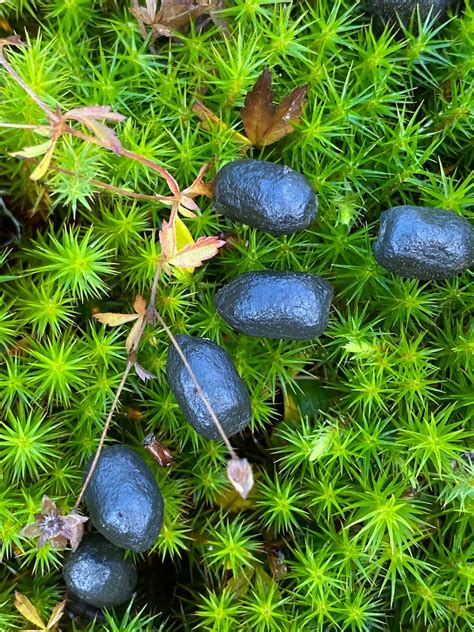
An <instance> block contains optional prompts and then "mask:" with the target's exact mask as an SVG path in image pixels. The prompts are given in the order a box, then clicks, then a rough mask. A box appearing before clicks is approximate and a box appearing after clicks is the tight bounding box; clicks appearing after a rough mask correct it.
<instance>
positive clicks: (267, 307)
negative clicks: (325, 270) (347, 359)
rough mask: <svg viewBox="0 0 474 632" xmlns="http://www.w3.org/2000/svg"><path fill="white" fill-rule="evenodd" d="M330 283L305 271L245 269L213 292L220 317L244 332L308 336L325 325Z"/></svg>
mask: <svg viewBox="0 0 474 632" xmlns="http://www.w3.org/2000/svg"><path fill="white" fill-rule="evenodd" d="M332 296H333V289H332V287H331V285H330V284H329V283H328V282H327V281H326V280H324V279H322V278H321V277H318V276H315V275H314V274H309V273H306V272H272V271H270V270H265V271H261V272H247V273H246V274H241V275H240V276H238V277H237V278H235V279H234V280H233V281H232V282H231V283H229V285H226V286H225V287H223V288H222V289H221V290H219V292H218V293H217V295H216V297H215V299H214V303H215V306H216V309H217V311H218V312H219V314H220V315H221V316H222V318H223V319H224V320H225V321H226V322H227V323H228V324H229V325H230V326H231V327H233V328H234V329H236V330H237V331H240V332H241V333H243V334H247V335H248V336H262V337H265V338H280V339H287V340H309V339H311V338H316V337H317V336H320V335H321V334H322V333H323V331H324V330H325V329H326V325H327V321H328V317H329V308H330V305H331V300H332Z"/></svg>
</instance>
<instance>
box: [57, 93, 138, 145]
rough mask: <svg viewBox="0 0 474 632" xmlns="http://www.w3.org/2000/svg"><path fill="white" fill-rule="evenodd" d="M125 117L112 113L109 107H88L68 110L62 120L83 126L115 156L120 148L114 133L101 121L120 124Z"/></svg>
mask: <svg viewBox="0 0 474 632" xmlns="http://www.w3.org/2000/svg"><path fill="white" fill-rule="evenodd" d="M126 118H127V117H126V116H124V115H123V114H119V113H118V112H113V111H112V109H111V107H110V106H109V105H90V106H87V107H84V108H74V109H73V110H69V112H67V113H66V115H65V116H64V120H68V119H72V120H74V121H79V122H80V123H82V124H83V125H85V126H86V127H87V128H88V129H89V130H90V131H91V132H92V133H93V134H94V136H95V137H96V138H97V140H99V141H100V143H101V144H102V146H103V147H107V148H108V149H110V150H111V151H113V152H115V153H116V154H118V153H119V151H120V150H121V148H122V145H121V143H120V140H119V138H118V136H117V134H116V132H115V131H114V130H113V129H111V128H110V127H107V125H104V123H102V122H101V121H113V122H118V123H120V122H121V121H125V119H126Z"/></svg>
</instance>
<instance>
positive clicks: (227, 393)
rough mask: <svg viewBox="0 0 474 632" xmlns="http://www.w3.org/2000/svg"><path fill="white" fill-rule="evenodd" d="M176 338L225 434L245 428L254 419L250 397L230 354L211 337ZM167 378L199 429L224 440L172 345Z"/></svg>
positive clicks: (182, 408) (179, 403) (186, 414)
mask: <svg viewBox="0 0 474 632" xmlns="http://www.w3.org/2000/svg"><path fill="white" fill-rule="evenodd" d="M176 340H177V342H178V344H179V345H180V347H181V350H182V351H183V354H184V356H185V358H186V360H187V361H188V362H189V365H190V366H191V369H192V370H193V372H194V374H195V375H196V378H197V380H198V382H199V385H200V386H201V388H202V390H203V391H204V394H205V395H206V397H207V399H208V400H209V402H210V404H211V406H212V408H213V410H214V412H215V413H216V415H217V418H218V419H219V421H220V422H221V424H222V427H223V429H224V432H225V434H226V435H227V436H228V437H230V436H232V435H233V434H235V433H236V432H240V431H241V430H243V429H244V428H245V427H246V426H247V425H248V424H249V423H250V421H251V419H252V409H251V405H250V397H249V394H248V391H247V389H246V387H245V384H244V382H243V380H242V378H241V377H240V375H239V374H238V373H237V369H236V368H235V365H234V363H233V362H232V360H231V358H230V356H229V354H228V353H227V352H226V351H225V350H224V349H222V347H219V345H217V344H215V343H214V342H212V341H211V340H208V339H207V338H195V337H193V336H186V335H179V336H176ZM166 377H167V379H168V384H169V385H170V388H171V390H172V391H173V393H174V396H175V398H176V401H177V402H178V405H179V407H180V409H181V411H182V413H183V415H184V416H185V418H186V419H187V420H188V421H189V423H190V424H191V425H192V426H193V428H194V429H195V430H196V432H199V434H201V435H202V436H203V437H206V439H215V440H219V439H221V435H220V434H219V431H218V430H217V428H216V426H215V424H214V422H213V421H212V418H211V416H210V414H209V411H208V410H207V408H206V406H205V404H204V402H203V401H202V399H201V397H200V396H199V394H198V392H197V390H196V388H195V386H194V384H193V382H192V379H191V377H190V375H189V373H188V372H187V370H186V368H185V366H184V364H183V362H182V360H181V358H180V357H179V355H178V353H177V351H176V349H175V348H174V347H173V346H170V348H169V351H168V360H167V364H166Z"/></svg>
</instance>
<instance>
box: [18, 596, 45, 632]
mask: <svg viewBox="0 0 474 632" xmlns="http://www.w3.org/2000/svg"><path fill="white" fill-rule="evenodd" d="M13 605H14V606H15V608H16V609H17V610H18V611H19V612H20V613H21V614H22V615H23V616H24V617H25V619H26V620H27V621H30V623H34V624H35V625H36V626H38V628H40V629H41V630H44V629H45V627H46V626H45V624H44V623H43V621H42V620H41V617H40V615H39V612H38V610H37V609H36V608H35V606H34V605H33V604H32V603H31V601H30V600H29V599H28V597H26V595H22V594H21V593H19V592H18V591H15V601H14V602H13Z"/></svg>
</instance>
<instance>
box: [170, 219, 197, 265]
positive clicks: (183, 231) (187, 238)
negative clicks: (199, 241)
mask: <svg viewBox="0 0 474 632" xmlns="http://www.w3.org/2000/svg"><path fill="white" fill-rule="evenodd" d="M174 239H175V243H176V249H177V250H181V248H184V247H185V246H188V245H189V244H193V243H194V239H193V236H192V235H191V233H190V232H189V228H188V227H187V226H186V224H185V223H184V222H183V220H182V219H181V218H180V217H178V216H176V219H175V222H174ZM182 269H183V270H184V271H185V272H194V267H192V268H182Z"/></svg>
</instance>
